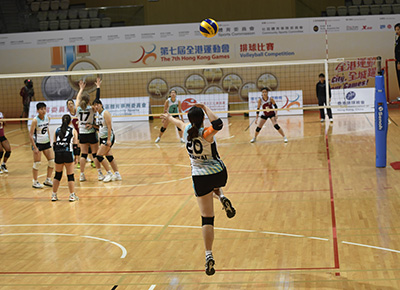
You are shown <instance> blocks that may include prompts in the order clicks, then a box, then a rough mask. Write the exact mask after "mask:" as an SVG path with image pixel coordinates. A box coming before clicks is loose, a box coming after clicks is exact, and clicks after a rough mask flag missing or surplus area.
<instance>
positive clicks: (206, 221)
mask: <svg viewBox="0 0 400 290" xmlns="http://www.w3.org/2000/svg"><path fill="white" fill-rule="evenodd" d="M205 225H210V226H214V217H204V216H202V217H201V226H205Z"/></svg>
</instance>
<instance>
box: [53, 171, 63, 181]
mask: <svg viewBox="0 0 400 290" xmlns="http://www.w3.org/2000/svg"><path fill="white" fill-rule="evenodd" d="M61 178H62V171H56V174H55V175H54V179H57V180H58V181H60V180H61Z"/></svg>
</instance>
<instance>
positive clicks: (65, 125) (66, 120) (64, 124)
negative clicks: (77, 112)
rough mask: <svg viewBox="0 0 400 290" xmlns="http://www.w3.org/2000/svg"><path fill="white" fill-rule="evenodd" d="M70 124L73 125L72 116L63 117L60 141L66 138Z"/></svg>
mask: <svg viewBox="0 0 400 290" xmlns="http://www.w3.org/2000/svg"><path fill="white" fill-rule="evenodd" d="M69 123H71V116H70V115H64V116H62V125H61V129H60V139H63V138H64V136H65V133H66V132H67V129H68V125H69Z"/></svg>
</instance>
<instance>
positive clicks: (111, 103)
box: [28, 97, 150, 126]
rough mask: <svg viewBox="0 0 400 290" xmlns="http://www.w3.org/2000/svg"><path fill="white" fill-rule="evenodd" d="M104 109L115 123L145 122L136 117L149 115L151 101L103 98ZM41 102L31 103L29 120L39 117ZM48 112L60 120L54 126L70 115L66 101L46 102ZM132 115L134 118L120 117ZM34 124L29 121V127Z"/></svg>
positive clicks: (55, 121) (147, 98) (53, 121)
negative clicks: (37, 109)
mask: <svg viewBox="0 0 400 290" xmlns="http://www.w3.org/2000/svg"><path fill="white" fill-rule="evenodd" d="M101 101H102V103H103V107H104V109H106V110H107V111H109V112H110V113H111V116H112V117H113V118H112V120H113V122H118V121H120V122H128V121H144V120H148V117H146V116H139V117H135V115H146V114H149V107H150V100H149V97H136V98H112V99H111V98H103V99H101ZM37 103H39V102H31V104H30V107H29V118H34V117H35V116H36V115H37V112H36V104H37ZM45 104H46V111H47V115H48V117H49V118H59V119H55V120H51V121H50V123H51V124H52V125H54V124H57V125H61V117H62V116H63V115H65V114H69V112H68V110H67V106H66V101H46V102H45ZM126 115H131V116H132V117H118V116H126ZM31 123H32V121H31V120H29V121H28V126H30V125H31Z"/></svg>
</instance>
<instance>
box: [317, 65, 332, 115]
mask: <svg viewBox="0 0 400 290" xmlns="http://www.w3.org/2000/svg"><path fill="white" fill-rule="evenodd" d="M316 87H317V98H318V106H325V105H329V104H327V103H326V82H325V75H324V74H323V73H320V74H319V82H318V83H317V86H316ZM330 100H331V87H330V86H329V101H330ZM326 112H327V113H328V117H329V120H330V121H331V122H333V118H332V110H331V109H330V108H326ZM319 114H320V117H321V122H324V121H325V111H324V109H323V108H322V109H319Z"/></svg>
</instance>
